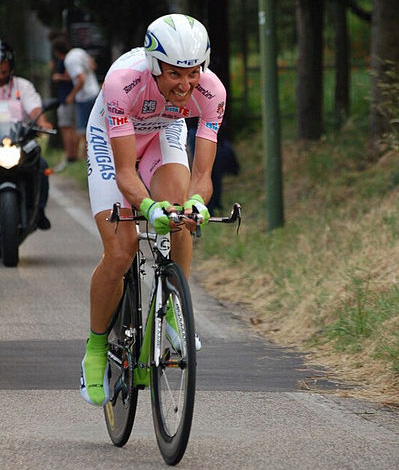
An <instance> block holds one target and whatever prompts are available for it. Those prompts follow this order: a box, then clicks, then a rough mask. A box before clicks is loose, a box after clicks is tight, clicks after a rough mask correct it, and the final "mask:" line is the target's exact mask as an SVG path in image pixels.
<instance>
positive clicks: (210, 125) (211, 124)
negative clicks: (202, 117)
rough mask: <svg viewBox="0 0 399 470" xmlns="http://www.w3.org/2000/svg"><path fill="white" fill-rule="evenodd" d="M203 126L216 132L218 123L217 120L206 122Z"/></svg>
mask: <svg viewBox="0 0 399 470" xmlns="http://www.w3.org/2000/svg"><path fill="white" fill-rule="evenodd" d="M205 127H207V128H208V129H211V130H213V131H215V132H217V131H218V129H219V123H218V122H206V123H205Z"/></svg>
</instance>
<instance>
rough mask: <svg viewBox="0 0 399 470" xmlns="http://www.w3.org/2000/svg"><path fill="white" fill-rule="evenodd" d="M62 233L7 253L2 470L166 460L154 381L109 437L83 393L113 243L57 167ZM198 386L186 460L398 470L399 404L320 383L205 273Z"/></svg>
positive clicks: (275, 467) (1, 311) (146, 465)
mask: <svg viewBox="0 0 399 470" xmlns="http://www.w3.org/2000/svg"><path fill="white" fill-rule="evenodd" d="M51 183H52V188H51V192H50V194H51V198H50V201H49V205H48V214H49V217H50V218H51V221H52V223H53V228H52V230H50V231H49V232H36V233H35V234H33V235H32V236H31V237H30V238H29V239H28V240H26V242H25V243H24V244H23V245H22V247H21V249H20V257H21V261H20V264H19V266H18V268H15V269H14V268H4V267H3V266H0V319H1V325H2V327H1V330H0V359H1V360H0V409H1V423H0V438H1V439H0V469H4V470H6V469H7V470H8V469H10V470H11V469H12V470H14V469H15V470H16V469H18V470H22V469H34V470H35V469H44V470H47V469H52V470H53V469H54V468H65V469H73V470H80V469H85V470H86V469H106V468H107V469H108V468H113V469H124V468H129V469H140V470H142V469H159V468H165V467H166V465H165V464H164V463H163V461H162V458H161V457H160V454H159V452H158V449H157V446H156V442H155V437H154V432H153V429H152V422H151V414H150V398H149V392H148V391H144V392H142V393H141V395H140V398H139V400H140V401H139V411H138V415H137V417H136V422H135V425H134V428H133V433H132V436H131V439H130V440H129V442H128V443H127V445H126V446H125V447H124V448H123V449H118V448H115V447H114V446H113V445H112V444H111V443H110V440H109V438H108V435H107V432H106V429H105V425H104V420H103V415H102V410H101V408H100V409H99V408H95V407H92V406H90V405H87V404H86V403H85V402H84V401H83V400H82V399H81V398H80V395H79V391H78V384H79V364H80V361H81V358H82V355H83V351H84V344H85V340H86V335H87V330H88V291H89V281H90V275H91V272H92V270H93V268H94V266H95V265H96V263H97V260H98V258H99V256H100V253H101V246H100V242H99V238H98V235H97V233H96V229H95V227H94V223H93V221H92V219H91V215H90V213H89V211H88V202H87V197H86V194H85V193H82V192H80V191H77V190H76V188H75V187H74V186H73V185H72V184H71V183H70V182H68V181H66V180H63V179H62V178H61V177H60V176H59V175H56V176H54V177H52V180H51ZM192 293H193V298H194V307H195V312H196V313H195V314H196V328H197V331H198V332H199V333H200V335H201V338H202V343H203V349H202V351H201V352H200V353H199V354H198V392H197V395H196V408H195V416H194V423H193V429H192V434H191V438H190V442H189V446H188V449H187V452H186V455H185V457H184V459H183V461H182V462H181V463H180V465H179V468H181V469H207V470H210V469H218V470H219V469H240V470H241V469H251V470H252V469H263V468H267V469H270V470H280V469H281V470H290V469H300V470H301V469H321V470H329V469H331V470H337V469H370V470H374V469H379V470H384V469H387V470H388V469H389V470H392V469H398V468H399V417H398V414H397V413H395V412H394V411H391V410H389V409H386V408H383V407H380V406H378V405H376V404H373V403H371V402H370V403H368V402H363V401H357V400H349V399H340V398H337V397H334V396H333V395H331V394H329V393H328V392H329V390H331V388H334V386H335V385H334V384H331V383H326V384H325V386H326V392H325V393H324V394H321V393H318V394H316V393H311V392H309V391H305V390H303V387H302V386H301V384H303V383H304V382H311V381H313V380H314V378H315V377H316V378H317V380H318V381H319V382H320V383H322V382H323V377H322V376H320V373H316V372H315V371H312V370H309V369H307V368H306V367H304V365H303V360H302V358H301V357H300V355H298V354H296V353H295V352H294V351H292V350H288V349H285V348H280V347H278V346H276V345H272V344H270V343H268V342H267V341H266V340H265V339H263V338H260V337H258V336H257V335H256V334H255V333H254V332H253V331H252V330H251V329H250V327H248V326H246V325H245V324H244V323H243V322H241V321H240V320H239V319H238V318H237V317H235V316H234V315H233V314H232V313H231V312H230V311H229V310H228V309H227V308H226V307H224V306H223V305H221V304H219V303H218V302H217V301H216V300H214V299H212V298H210V297H209V296H208V295H206V293H205V292H204V291H202V290H201V289H199V288H198V287H197V286H196V283H195V282H192Z"/></svg>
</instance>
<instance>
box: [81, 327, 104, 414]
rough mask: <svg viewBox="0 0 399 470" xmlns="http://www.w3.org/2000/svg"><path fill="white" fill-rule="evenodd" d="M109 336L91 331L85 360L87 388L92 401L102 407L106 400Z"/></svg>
mask: <svg viewBox="0 0 399 470" xmlns="http://www.w3.org/2000/svg"><path fill="white" fill-rule="evenodd" d="M107 340H108V335H107V333H104V334H97V333H94V332H93V331H90V335H89V340H88V342H87V344H86V354H85V357H84V359H83V363H84V370H85V378H86V388H87V393H88V395H89V397H90V399H91V401H92V402H93V403H95V404H98V405H101V404H102V403H103V402H104V400H105V392H104V387H103V384H104V372H105V368H106V366H107V351H108V341H107Z"/></svg>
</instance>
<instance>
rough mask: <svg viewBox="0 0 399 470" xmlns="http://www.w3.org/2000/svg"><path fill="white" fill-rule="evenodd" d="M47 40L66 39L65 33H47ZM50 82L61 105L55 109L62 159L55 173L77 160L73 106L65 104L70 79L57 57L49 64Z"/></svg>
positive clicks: (76, 138) (71, 86) (70, 85)
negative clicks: (62, 150) (62, 153)
mask: <svg viewBox="0 0 399 470" xmlns="http://www.w3.org/2000/svg"><path fill="white" fill-rule="evenodd" d="M48 38H49V40H50V41H51V42H53V41H54V40H55V39H57V38H64V39H65V40H67V39H66V36H65V33H63V32H58V31H53V32H50V33H49V36H48ZM50 69H51V71H52V80H53V82H54V83H55V94H56V97H57V98H58V100H59V102H60V103H61V104H60V106H59V107H58V109H57V124H58V128H59V130H60V132H61V137H62V142H63V145H64V151H65V156H64V159H63V160H62V161H61V162H60V163H59V164H58V165H57V166H56V167H55V171H62V170H63V169H64V168H65V167H66V166H67V165H68V164H69V163H72V162H75V161H76V160H78V135H77V133H76V129H75V123H76V119H75V105H74V103H71V104H66V103H65V99H66V97H67V96H68V95H69V93H70V92H71V91H72V89H73V83H72V80H71V77H70V76H69V74H68V73H67V72H66V70H65V65H64V61H63V60H62V59H59V58H57V57H54V59H52V60H51V62H50Z"/></svg>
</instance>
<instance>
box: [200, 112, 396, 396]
mask: <svg viewBox="0 0 399 470" xmlns="http://www.w3.org/2000/svg"><path fill="white" fill-rule="evenodd" d="M366 136H367V127H366V125H365V122H363V121H362V120H359V119H357V120H354V119H352V120H350V121H348V122H347V124H346V126H345V128H344V129H343V130H342V131H341V132H340V133H339V134H335V133H331V134H330V135H327V136H326V137H324V138H323V139H322V140H321V141H320V142H318V143H315V144H312V145H308V146H307V147H306V148H300V147H299V146H298V145H297V144H296V143H295V142H293V141H291V142H290V141H284V143H283V161H284V185H285V188H284V200H285V216H286V223H285V225H284V227H283V228H281V229H278V230H275V231H273V232H272V233H269V232H267V230H266V223H265V215H266V206H265V200H264V185H265V182H264V179H263V152H262V145H261V135H260V133H259V134H254V135H252V136H251V137H250V138H248V139H245V140H243V139H241V140H240V141H238V142H237V144H236V150H237V153H238V157H239V160H240V163H241V173H240V175H239V176H238V177H234V178H233V177H229V178H226V179H225V182H224V199H223V201H224V206H225V207H226V209H227V208H228V207H229V206H230V205H231V204H232V203H233V202H235V201H238V202H241V203H242V206H243V223H242V228H241V230H240V233H239V236H238V237H236V236H235V235H234V234H233V232H232V228H231V227H220V226H209V227H206V229H205V230H206V232H205V230H204V232H205V233H204V237H203V238H202V239H201V240H200V243H198V250H197V252H196V264H197V266H198V267H199V271H200V274H199V278H200V280H201V282H202V283H203V285H204V286H205V287H206V288H207V289H208V290H209V291H210V292H211V293H212V294H213V295H215V296H216V297H217V298H219V299H220V300H221V301H222V302H227V303H229V304H234V305H236V306H237V308H236V311H237V312H238V313H239V314H240V315H241V316H244V318H247V320H248V321H251V322H252V323H253V324H254V325H255V326H256V328H257V329H258V331H259V332H261V333H262V334H264V335H265V336H267V337H268V338H269V339H271V340H273V341H275V342H278V343H279V344H284V345H290V346H296V347H298V348H300V349H302V350H303V351H306V352H307V353H310V355H308V356H307V357H308V359H309V361H316V362H317V363H318V364H322V365H324V366H326V367H328V368H329V370H330V373H331V374H333V375H335V379H336V380H337V379H338V380H339V379H340V380H342V381H347V382H350V383H352V384H353V387H352V389H351V390H350V391H348V390H346V391H345V393H346V394H351V395H357V396H364V397H367V396H368V397H372V398H374V399H377V400H380V401H385V402H389V403H396V404H399V393H398V392H399V319H398V314H397V313H398V305H399V285H398V279H397V276H398V274H397V266H398V263H399V246H398V245H399V200H398V181H399V177H398V175H399V159H398V156H399V155H398V154H397V153H395V152H387V153H386V154H385V155H384V156H383V157H382V158H381V159H380V160H379V161H378V162H377V163H370V162H369V161H368V159H367V143H366Z"/></svg>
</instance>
